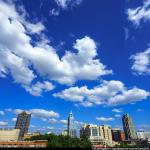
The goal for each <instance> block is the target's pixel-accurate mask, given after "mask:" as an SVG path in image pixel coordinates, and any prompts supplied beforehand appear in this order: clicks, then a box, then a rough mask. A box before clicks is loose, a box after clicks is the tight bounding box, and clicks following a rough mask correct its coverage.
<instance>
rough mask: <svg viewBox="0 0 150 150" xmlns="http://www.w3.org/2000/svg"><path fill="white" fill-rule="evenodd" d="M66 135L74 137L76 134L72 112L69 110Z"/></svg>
mask: <svg viewBox="0 0 150 150" xmlns="http://www.w3.org/2000/svg"><path fill="white" fill-rule="evenodd" d="M67 135H68V136H70V137H72V138H74V137H76V136H77V129H76V124H75V121H74V116H73V113H72V112H70V114H69V117H68V123H67Z"/></svg>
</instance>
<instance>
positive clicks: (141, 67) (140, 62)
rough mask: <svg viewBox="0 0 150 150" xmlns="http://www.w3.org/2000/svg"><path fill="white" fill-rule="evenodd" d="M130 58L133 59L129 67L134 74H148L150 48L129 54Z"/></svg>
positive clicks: (149, 68)
mask: <svg viewBox="0 0 150 150" xmlns="http://www.w3.org/2000/svg"><path fill="white" fill-rule="evenodd" d="M130 59H132V60H133V65H132V67H131V69H132V70H133V72H134V73H135V74H138V75H144V74H150V48H148V49H147V50H145V51H144V52H140V53H136V54H134V55H131V57H130Z"/></svg>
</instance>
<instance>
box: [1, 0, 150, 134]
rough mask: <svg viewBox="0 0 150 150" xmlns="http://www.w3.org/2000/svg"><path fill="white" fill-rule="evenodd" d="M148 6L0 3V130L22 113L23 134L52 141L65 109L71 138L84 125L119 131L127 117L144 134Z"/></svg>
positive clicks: (85, 0) (149, 90)
mask: <svg viewBox="0 0 150 150" xmlns="http://www.w3.org/2000/svg"><path fill="white" fill-rule="evenodd" d="M149 6H150V2H149V1H146V0H145V1H144V0H142V1H140V0H139V1H129V0H123V1H120V0H117V1H115V2H114V0H109V2H108V0H102V1H99V0H94V1H93V0H79V1H78V0H74V1H73V0H70V1H67V0H63V1H60V0H53V1H50V0H44V1H42V0H37V1H36V5H35V4H34V2H33V0H28V1H26V0H22V1H19V0H11V1H3V0H1V1H0V21H1V24H0V89H1V92H0V101H1V105H0V128H9V127H10V128H11V127H12V128H13V127H14V126H15V122H16V119H17V115H18V113H20V112H22V111H28V112H30V113H31V114H32V117H31V122H30V129H29V131H30V132H34V131H37V130H39V129H40V132H42V133H46V132H53V133H56V134H59V133H61V132H62V131H63V130H64V129H66V128H67V116H68V114H69V112H70V111H71V110H72V112H73V114H74V115H75V121H76V124H77V125H78V132H79V129H80V127H81V125H82V124H83V123H87V124H96V125H102V124H105V125H110V126H111V127H113V128H117V127H119V128H121V129H122V121H121V118H122V115H123V114H126V113H129V114H130V116H131V118H132V120H133V122H134V126H135V128H136V130H137V131H138V130H145V131H150V117H149V113H150V111H149V102H150V98H149V96H150V86H149V82H148V81H149V79H150V76H149V75H150V67H149V66H150V41H149V39H150V31H149V23H150V22H149V21H150V17H149V15H148V11H149V10H150V9H149ZM137 8H138V9H139V10H141V11H137V12H136V9H137ZM89 10H90V11H89ZM141 12H144V13H143V14H141ZM143 116H144V117H143ZM41 126H42V128H40V127H41Z"/></svg>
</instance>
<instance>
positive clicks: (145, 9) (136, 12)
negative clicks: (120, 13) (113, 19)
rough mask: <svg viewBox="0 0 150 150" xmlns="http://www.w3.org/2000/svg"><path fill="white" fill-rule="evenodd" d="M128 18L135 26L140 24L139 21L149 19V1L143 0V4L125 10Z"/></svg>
mask: <svg viewBox="0 0 150 150" xmlns="http://www.w3.org/2000/svg"><path fill="white" fill-rule="evenodd" d="M127 15H128V19H129V20H130V21H132V22H133V23H134V24H135V25H136V27H138V26H139V25H140V23H141V22H142V21H143V22H146V21H149V20H150V1H149V0H144V3H143V6H140V7H137V8H133V9H128V10H127Z"/></svg>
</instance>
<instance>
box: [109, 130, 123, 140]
mask: <svg viewBox="0 0 150 150" xmlns="http://www.w3.org/2000/svg"><path fill="white" fill-rule="evenodd" d="M111 132H112V140H113V141H115V142H121V141H124V140H125V134H124V132H123V131H121V130H120V129H118V128H114V129H112V130H111Z"/></svg>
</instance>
